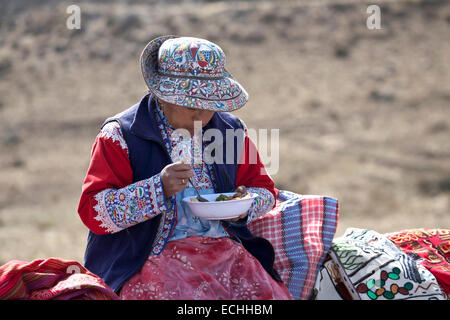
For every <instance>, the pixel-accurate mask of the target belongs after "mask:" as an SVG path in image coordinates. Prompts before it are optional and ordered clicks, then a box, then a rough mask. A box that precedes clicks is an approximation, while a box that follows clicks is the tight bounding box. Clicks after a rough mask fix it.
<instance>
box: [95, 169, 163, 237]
mask: <svg viewBox="0 0 450 320" xmlns="http://www.w3.org/2000/svg"><path fill="white" fill-rule="evenodd" d="M95 200H97V205H96V206H95V207H94V209H95V211H96V212H97V213H98V214H97V216H96V217H94V219H95V220H97V221H99V222H101V224H100V226H101V227H103V228H106V229H107V232H111V233H114V232H118V231H121V230H123V229H125V228H128V227H131V226H133V225H135V224H138V223H140V222H143V221H145V220H147V219H151V218H153V217H155V216H157V215H158V214H160V213H161V212H163V211H166V210H168V209H169V206H168V205H167V203H166V202H165V199H164V193H163V188H162V182H161V176H160V174H156V175H154V176H153V177H151V178H148V179H145V180H142V181H138V182H136V183H133V184H130V185H128V186H126V187H125V188H122V189H106V190H103V191H101V192H99V193H97V194H96V195H95Z"/></svg>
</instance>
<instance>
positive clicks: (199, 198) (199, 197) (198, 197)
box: [189, 178, 209, 202]
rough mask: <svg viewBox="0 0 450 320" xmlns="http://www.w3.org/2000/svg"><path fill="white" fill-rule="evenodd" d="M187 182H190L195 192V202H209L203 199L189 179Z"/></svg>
mask: <svg viewBox="0 0 450 320" xmlns="http://www.w3.org/2000/svg"><path fill="white" fill-rule="evenodd" d="M189 182H190V183H191V185H192V186H193V187H194V189H195V192H197V200H198V201H200V202H209V200H208V199H205V198H203V197H202V196H201V195H200V192H198V190H197V188H196V187H195V185H194V184H193V183H192V180H191V178H189Z"/></svg>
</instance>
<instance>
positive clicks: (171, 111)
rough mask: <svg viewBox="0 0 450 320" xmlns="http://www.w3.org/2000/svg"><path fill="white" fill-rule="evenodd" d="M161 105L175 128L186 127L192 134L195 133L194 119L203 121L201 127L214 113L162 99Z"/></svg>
mask: <svg viewBox="0 0 450 320" xmlns="http://www.w3.org/2000/svg"><path fill="white" fill-rule="evenodd" d="M159 105H160V106H161V109H162V111H163V112H164V115H165V116H166V118H167V120H168V121H169V123H170V124H171V125H172V126H173V127H174V128H175V129H180V128H184V129H186V130H188V131H189V133H190V134H191V135H194V121H201V127H204V126H205V125H206V124H207V123H208V122H209V120H211V118H212V116H213V115H214V111H210V110H198V109H191V108H186V107H180V106H177V105H175V104H171V103H167V102H163V101H160V100H159Z"/></svg>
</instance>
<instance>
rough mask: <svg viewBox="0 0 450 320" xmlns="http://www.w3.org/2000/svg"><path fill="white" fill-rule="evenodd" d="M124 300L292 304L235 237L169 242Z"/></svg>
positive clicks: (137, 276) (149, 262)
mask: <svg viewBox="0 0 450 320" xmlns="http://www.w3.org/2000/svg"><path fill="white" fill-rule="evenodd" d="M120 298H121V299H123V300H141V299H144V300H145V299H146V300H153V299H155V300H163V299H166V300H167V299H170V300H272V299H274V300H289V299H292V295H291V294H290V292H289V290H288V289H287V287H286V286H285V285H284V284H283V283H281V282H278V281H276V280H274V279H273V278H272V277H271V276H270V275H269V274H268V273H267V272H266V271H265V270H264V268H263V267H262V266H261V264H260V263H259V261H258V260H257V259H256V258H254V257H253V256H252V255H251V254H250V253H249V252H247V250H245V249H244V247H243V246H242V245H241V244H239V243H237V242H236V241H233V240H231V239H229V238H218V239H216V238H206V237H200V236H191V237H189V238H185V239H180V240H175V241H171V242H168V243H167V245H166V247H165V249H164V250H163V252H162V253H161V254H160V255H156V256H153V255H151V256H149V258H148V259H147V261H146V262H145V264H144V266H143V267H142V269H141V270H140V271H139V272H138V273H136V274H135V275H134V276H133V277H132V278H131V279H130V280H128V281H127V282H126V283H125V284H124V286H123V287H122V290H121V292H120Z"/></svg>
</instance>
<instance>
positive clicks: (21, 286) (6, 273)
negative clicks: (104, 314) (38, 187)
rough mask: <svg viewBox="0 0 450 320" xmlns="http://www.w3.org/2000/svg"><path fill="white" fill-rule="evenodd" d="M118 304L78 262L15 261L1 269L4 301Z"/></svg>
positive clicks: (98, 279) (109, 291) (113, 294)
mask: <svg viewBox="0 0 450 320" xmlns="http://www.w3.org/2000/svg"><path fill="white" fill-rule="evenodd" d="M20 299H23V300H71V299H73V300H118V299H119V297H118V296H117V295H116V294H115V293H114V291H112V289H111V288H109V287H108V286H107V285H106V284H105V283H104V282H103V281H102V280H101V279H100V278H99V277H97V276H96V275H94V274H93V273H91V272H89V271H88V270H87V269H86V268H84V267H83V266H82V265H81V264H79V263H78V262H76V261H65V260H61V259H55V258H51V259H45V260H43V259H39V260H34V261H31V262H25V261H19V260H11V261H9V262H8V263H6V264H5V265H3V266H0V300H20Z"/></svg>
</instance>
